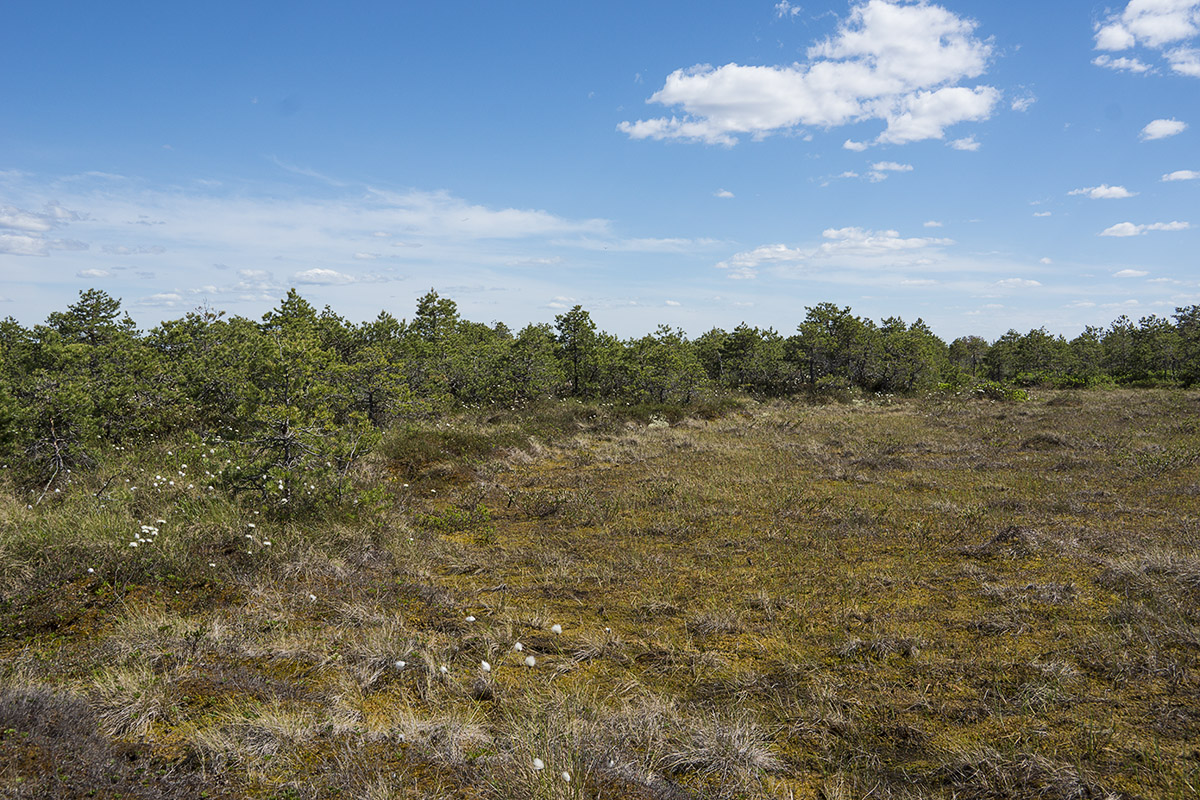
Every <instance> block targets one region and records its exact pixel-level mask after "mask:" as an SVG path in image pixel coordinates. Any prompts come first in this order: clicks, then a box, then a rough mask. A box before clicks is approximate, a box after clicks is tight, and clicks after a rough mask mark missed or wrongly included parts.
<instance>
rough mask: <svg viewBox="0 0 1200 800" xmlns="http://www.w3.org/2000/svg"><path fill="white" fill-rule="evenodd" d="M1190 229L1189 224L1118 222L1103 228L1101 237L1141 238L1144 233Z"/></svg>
mask: <svg viewBox="0 0 1200 800" xmlns="http://www.w3.org/2000/svg"><path fill="white" fill-rule="evenodd" d="M1191 227H1192V225H1191V223H1189V222H1152V223H1150V224H1149V225H1134V224H1133V223H1132V222H1118V223H1117V224H1116V225H1113V226H1111V227H1108V228H1105V229H1104V230H1103V231H1101V232H1100V235H1101V236H1141V235H1142V234H1143V233H1145V232H1146V231H1186V230H1188V229H1190V228H1191Z"/></svg>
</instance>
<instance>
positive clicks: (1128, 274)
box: [1113, 269, 1150, 278]
mask: <svg viewBox="0 0 1200 800" xmlns="http://www.w3.org/2000/svg"><path fill="white" fill-rule="evenodd" d="M1149 274H1150V273H1149V272H1147V271H1146V270H1144V269H1123V270H1120V271H1118V272H1114V273H1113V277H1114V278H1144V277H1146V276H1147V275H1149Z"/></svg>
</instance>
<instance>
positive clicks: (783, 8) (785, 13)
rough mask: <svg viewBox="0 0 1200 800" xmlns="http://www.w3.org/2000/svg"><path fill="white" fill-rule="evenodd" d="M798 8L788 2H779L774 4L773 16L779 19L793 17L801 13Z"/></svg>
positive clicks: (784, 0)
mask: <svg viewBox="0 0 1200 800" xmlns="http://www.w3.org/2000/svg"><path fill="white" fill-rule="evenodd" d="M801 10H802V9H801V7H800V6H794V5H792V4H791V3H789V2H788V0H780V1H779V2H778V3H776V4H775V16H776V17H778V18H779V19H783V18H784V17H794V16H796V15H797V14H799V13H800V11H801Z"/></svg>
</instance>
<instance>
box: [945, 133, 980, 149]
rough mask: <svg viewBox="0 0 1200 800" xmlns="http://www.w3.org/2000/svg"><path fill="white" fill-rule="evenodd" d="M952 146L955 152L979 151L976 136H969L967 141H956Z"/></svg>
mask: <svg viewBox="0 0 1200 800" xmlns="http://www.w3.org/2000/svg"><path fill="white" fill-rule="evenodd" d="M950 146H951V147H953V148H954V149H955V150H978V149H979V147H980V144H979V142H977V141H975V137H974V136H968V137H966V138H965V139H955V140H953V141H952V142H950Z"/></svg>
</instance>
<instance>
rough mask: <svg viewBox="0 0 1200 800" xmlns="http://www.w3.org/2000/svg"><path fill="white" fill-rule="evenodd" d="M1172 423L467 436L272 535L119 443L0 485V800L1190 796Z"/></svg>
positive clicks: (885, 402)
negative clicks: (330, 511) (68, 485)
mask: <svg viewBox="0 0 1200 800" xmlns="http://www.w3.org/2000/svg"><path fill="white" fill-rule="evenodd" d="M1198 415H1200V393H1197V392H1195V391H1183V390H1149V389H1140V390H1107V391H1077V392H1073V391H1060V392H1054V391H1037V392H1034V393H1033V396H1032V397H1031V399H1030V400H1029V401H1027V402H1002V401H993V400H985V399H979V398H977V397H971V396H946V395H929V396H926V397H922V398H912V399H895V398H888V397H876V398H872V399H867V400H861V399H860V400H858V401H855V402H851V403H840V404H839V403H830V404H802V403H796V402H782V401H778V402H755V401H751V400H743V401H739V402H737V403H727V404H725V405H724V406H722V407H721V408H720V409H716V410H713V411H712V413H698V414H694V415H690V416H685V415H665V416H651V417H649V418H645V417H642V418H639V417H638V416H637V415H636V414H632V413H629V412H627V411H626V410H624V409H622V408H620V407H615V406H605V405H595V404H581V403H576V402H572V401H563V402H558V403H552V404H547V405H544V406H539V407H536V408H526V409H524V410H510V409H507V408H504V409H500V410H496V408H486V409H476V410H469V411H464V412H461V413H459V414H457V415H455V416H454V417H453V418H446V419H443V420H441V421H440V422H427V423H414V424H411V425H407V426H404V427H402V428H397V429H394V430H392V431H391V432H389V433H388V434H387V436H386V438H385V439H384V441H383V442H382V444H381V445H380V446H379V447H378V448H377V450H376V451H375V452H374V453H372V455H371V456H370V457H369V458H368V459H366V460H365V461H364V462H363V463H362V464H360V465H359V466H358V467H357V469H358V474H357V475H356V481H357V483H358V485H359V486H360V487H363V488H364V491H363V493H362V495H361V498H362V499H361V500H360V507H361V511H360V512H359V513H358V514H357V515H350V516H347V515H341V516H340V517H338V518H336V519H329V520H323V519H321V518H313V519H310V520H307V521H305V522H304V523H303V524H299V523H296V522H294V521H287V520H286V518H277V517H275V516H272V515H271V514H269V513H267V512H266V511H264V512H263V513H261V514H260V513H256V511H255V508H254V506H253V504H247V503H235V502H233V501H230V500H228V499H222V498H221V497H217V496H214V495H206V494H205V493H204V491H203V488H204V487H202V486H201V484H202V483H203V481H204V472H205V471H206V470H207V467H206V464H207V463H208V462H209V460H216V459H217V458H219V455H220V453H219V449H218V448H217V447H210V446H209V444H210V443H203V442H192V443H190V444H189V443H183V444H176V445H168V444H165V443H164V444H162V445H161V446H151V447H147V448H142V449H141V450H140V451H139V452H136V453H134V452H127V453H124V454H123V455H122V456H121V457H119V458H117V457H114V458H112V459H110V460H108V461H106V462H105V466H104V467H102V468H100V469H97V470H95V471H94V472H92V473H89V474H87V475H86V476H85V477H83V478H82V479H81V481H82V483H77V484H76V485H75V486H74V487H73V489H72V491H71V492H70V493H69V496H68V497H66V498H65V499H60V500H53V501H47V502H43V503H41V504H40V505H38V506H36V507H29V506H30V505H32V504H27V503H24V502H20V501H19V500H18V499H14V495H13V494H12V493H6V494H5V495H4V500H3V506H2V507H0V537H2V538H0V559H2V560H3V570H2V573H0V574H2V575H3V578H2V585H0V590H2V593H3V603H2V605H0V631H2V633H0V680H2V682H3V684H2V686H3V688H2V690H0V795H3V796H5V797H21V798H25V797H29V798H35V797H73V796H94V797H118V796H120V797H189V798H191V797H211V798H220V797H230V798H232V797H261V798H281V799H282V798H318V797H367V798H381V799H382V798H435V797H437V798H442V797H454V798H508V797H538V798H573V797H588V798H592V797H596V798H599V797H612V798H618V797H624V798H687V797H720V798H735V797H745V798H793V797H796V798H799V797H824V798H860V797H896V798H923V797H928V798H951V797H954V798H1008V797H1030V798H1034V797H1036V798H1064V799H1065V798H1087V797H1144V798H1157V797H1191V796H1194V795H1195V793H1196V787H1197V786H1198V785H1200V752H1198V750H1197V743H1198V742H1200V552H1198V550H1197V543H1198V542H1200V421H1198V420H1200V417H1198ZM189 465H190V466H189ZM168 476H170V477H168ZM126 479H128V480H126ZM172 480H173V481H174V483H170V481H172ZM131 486H133V487H136V490H131V489H130V488H129V487H131ZM135 523H136V524H135ZM143 525H144V526H145V527H142V526H143Z"/></svg>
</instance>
